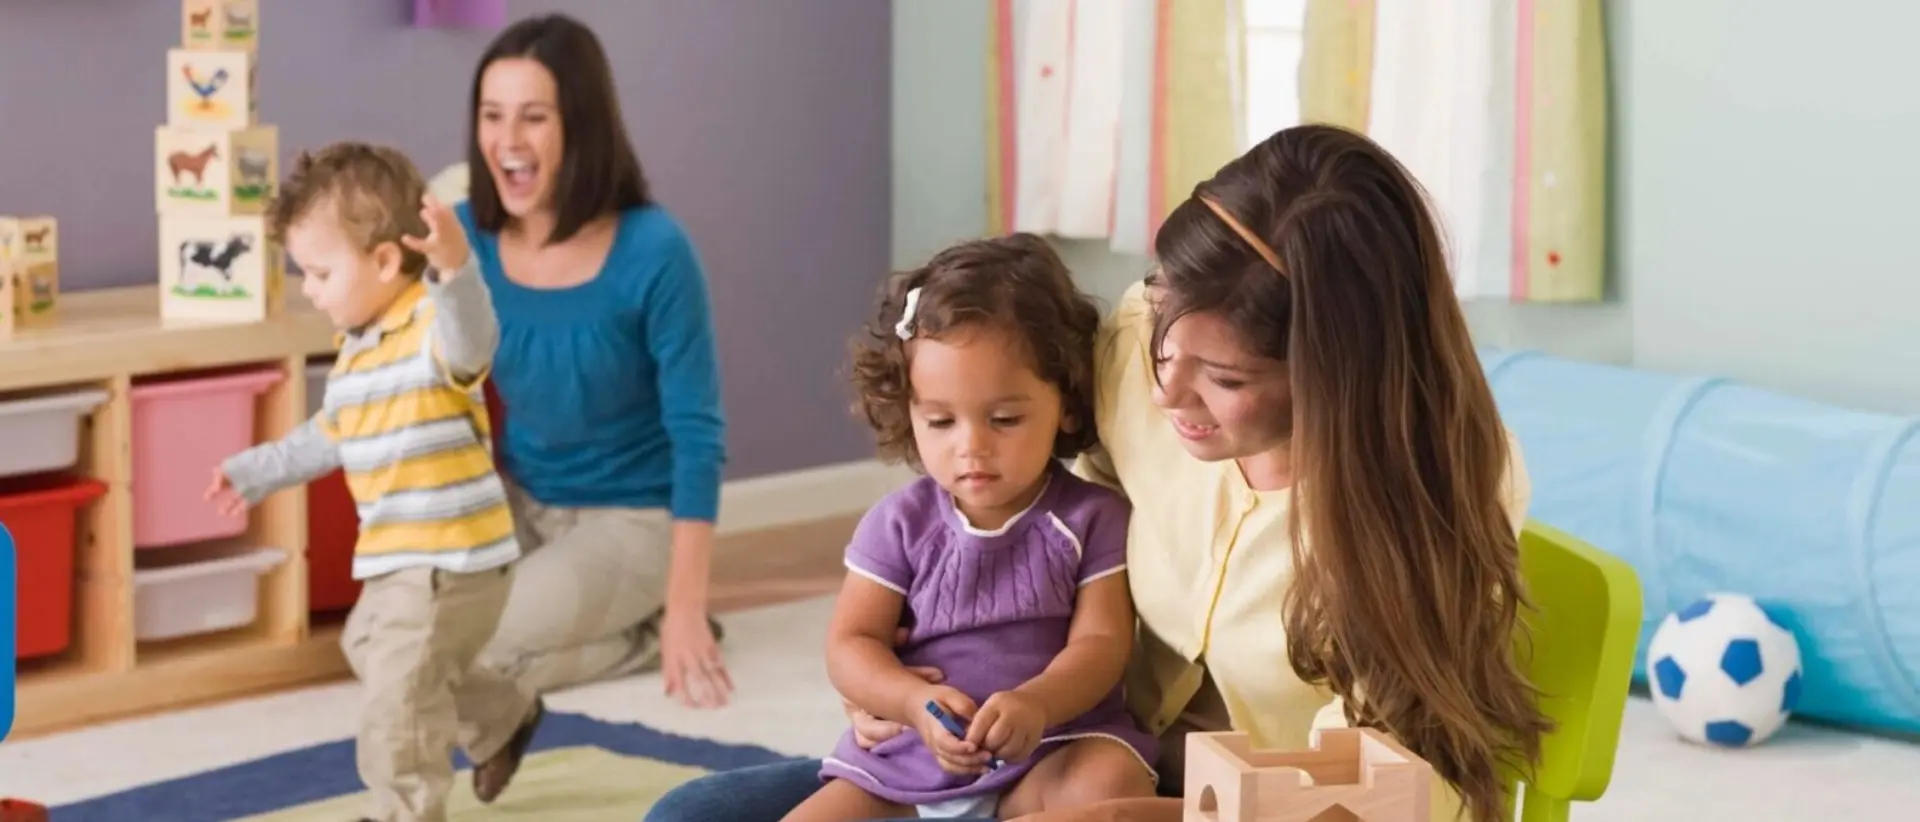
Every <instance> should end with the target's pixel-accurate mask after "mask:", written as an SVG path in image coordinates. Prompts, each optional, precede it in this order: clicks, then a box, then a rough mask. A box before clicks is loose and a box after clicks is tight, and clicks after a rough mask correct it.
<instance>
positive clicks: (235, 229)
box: [160, 214, 286, 322]
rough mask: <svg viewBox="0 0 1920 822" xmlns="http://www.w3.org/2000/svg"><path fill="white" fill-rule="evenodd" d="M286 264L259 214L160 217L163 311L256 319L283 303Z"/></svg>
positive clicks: (172, 315)
mask: <svg viewBox="0 0 1920 822" xmlns="http://www.w3.org/2000/svg"><path fill="white" fill-rule="evenodd" d="M285 288H286V265H285V262H284V256H283V255H282V253H281V250H280V247H279V246H278V245H276V244H274V243H272V242H270V241H268V239H267V220H266V218H265V217H261V216H233V217H195V216H181V215H170V214H162V215H161V216H160V315H161V316H162V317H163V318H165V319H169V320H212V321H219V322H255V321H259V320H264V319H266V318H268V317H270V316H273V315H274V314H277V313H279V312H280V308H281V306H282V305H284V300H285V298H284V292H285Z"/></svg>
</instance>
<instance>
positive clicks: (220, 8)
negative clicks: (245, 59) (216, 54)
mask: <svg viewBox="0 0 1920 822" xmlns="http://www.w3.org/2000/svg"><path fill="white" fill-rule="evenodd" d="M180 45H182V46H185V47H187V48H190V49H234V50H237V51H250V52H256V53H257V52H259V50H260V0H183V2H182V3H181V9H180Z"/></svg>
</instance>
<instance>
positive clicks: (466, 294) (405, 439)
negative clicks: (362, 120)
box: [225, 271, 520, 579]
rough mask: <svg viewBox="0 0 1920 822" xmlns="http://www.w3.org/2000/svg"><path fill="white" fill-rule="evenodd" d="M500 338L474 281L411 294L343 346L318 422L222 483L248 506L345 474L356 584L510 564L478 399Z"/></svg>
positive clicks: (508, 527)
mask: <svg viewBox="0 0 1920 822" xmlns="http://www.w3.org/2000/svg"><path fill="white" fill-rule="evenodd" d="M497 339H498V327H497V325H495V321H494V319H493V312H492V306H491V305H490V304H489V303H488V300H487V296H486V288H485V285H484V283H483V281H482V279H481V277H479V276H478V273H477V272H473V271H466V272H462V273H461V274H460V275H459V276H457V277H455V278H453V279H451V280H449V281H446V282H445V283H444V284H440V283H429V282H427V281H422V282H419V283H416V284H414V285H412V286H410V287H409V288H408V289H407V290H406V291H405V292H404V293H403V294H402V295H401V296H400V297H399V298H398V299H396V300H395V301H394V302H393V303H392V304H391V305H390V306H388V308H387V309H386V310H385V311H384V312H383V313H382V314H381V315H380V317H379V318H378V319H376V320H375V321H374V322H372V323H369V324H368V325H367V326H366V327H364V328H362V329H358V330H356V331H353V332H348V333H345V334H343V335H342V336H341V348H340V355H339V358H338V360H337V361H336V362H335V364H334V367H333V370H332V372H331V373H329V374H328V376H327V386H326V398H325V401H324V403H323V406H322V408H321V410H320V411H319V413H317V414H315V415H314V417H313V419H311V420H309V421H308V422H307V423H306V424H305V425H302V426H301V427H300V429H298V430H296V431H295V432H293V433H292V434H290V435H288V437H286V438H285V439H283V440H280V441H279V442H275V443H269V444H266V445H262V446H257V447H255V448H253V449H249V450H248V451H247V452H244V453H242V454H239V455H236V456H235V457H233V458H231V459H229V460H228V461H227V464H226V466H225V470H226V472H227V476H228V478H229V481H230V482H232V483H233V485H234V487H235V488H236V489H237V490H239V491H240V492H241V493H242V494H243V495H244V496H246V497H247V498H248V500H249V501H257V500H258V499H259V498H261V497H264V496H265V495H266V494H268V493H271V492H272V491H273V490H277V489H278V488H281V487H285V486H287V485H292V484H296V483H303V482H306V481H309V480H311V479H313V478H315V477H318V476H321V475H323V474H325V473H327V472H329V471H331V470H332V469H333V468H334V467H335V466H338V467H340V468H342V469H344V470H345V472H346V479H347V487H348V489H349V490H350V491H351V492H352V494H353V498H354V501H355V503H356V507H357V508H358V510H359V515H360V540H359V542H358V544H357V545H356V546H355V548H354V558H353V576H354V578H356V579H366V578H369V577H374V576H379V575H382V574H386V573H390V572H392V571H395V570H399V569H401V568H406V567H411V566H417V565H431V566H434V567H438V568H442V569H445V570H448V571H454V572H472V571H480V570H485V569H488V568H495V567H498V566H501V565H504V564H506V563H509V562H512V561H513V560H515V559H516V558H518V557H519V555H520V546H519V542H518V541H517V540H516V539H515V537H514V529H513V517H512V514H511V513H510V512H509V510H508V508H507V499H506V491H505V488H504V486H503V484H502V483H501V480H500V475H499V474H498V472H496V471H495V468H494V462H493V455H492V449H491V444H490V440H489V438H488V430H489V425H490V422H489V420H488V418H487V407H486V400H485V398H484V395H483V394H482V393H481V384H482V382H483V381H484V380H485V378H486V375H487V369H488V363H490V362H491V357H492V353H493V347H494V344H495V341H496V340H497Z"/></svg>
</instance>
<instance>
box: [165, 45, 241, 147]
mask: <svg viewBox="0 0 1920 822" xmlns="http://www.w3.org/2000/svg"><path fill="white" fill-rule="evenodd" d="M258 65H259V61H258V58H256V56H255V55H254V54H253V53H252V52H246V51H235V50H217V51H216V50H208V49H184V48H176V49H168V50H167V125H170V126H175V127H181V128H198V129H244V128H250V127H252V126H253V125H255V124H256V123H258V122H259V116H260V104H259V93H260V89H259V84H258V76H259V71H258Z"/></svg>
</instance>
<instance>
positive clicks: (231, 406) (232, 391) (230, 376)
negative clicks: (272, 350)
mask: <svg viewBox="0 0 1920 822" xmlns="http://www.w3.org/2000/svg"><path fill="white" fill-rule="evenodd" d="M284 377H285V375H284V374H282V373H281V372H280V370H279V369H275V368H266V369H259V370H249V371H242V372H237V373H225V374H216V375H211V376H198V377H186V378H175V379H168V380H164V381H156V382H150V383H141V384H138V385H135V386H134V387H133V391H132V392H131V394H130V397H131V399H132V400H133V402H132V405H133V437H132V439H133V544H134V547H135V548H163V547H166V546H169V545H180V544H182V543H188V542H199V541H202V540H210V539H222V538H226V537H235V536H239V535H241V534H243V533H246V530H247V519H246V517H228V516H222V515H221V514H220V512H219V511H218V510H217V509H216V508H215V507H214V505H213V503H211V502H208V501H207V499H206V491H207V486H208V485H209V484H210V483H211V482H212V481H213V470H214V468H215V467H217V466H219V465H220V462H221V461H222V460H224V459H226V458H227V457H229V456H231V455H233V454H237V453H239V452H241V451H244V450H246V449H247V448H248V447H250V446H252V445H253V442H254V439H253V431H254V411H255V409H256V408H257V407H258V398H259V396H260V395H261V394H262V393H264V392H265V391H266V390H267V389H268V388H271V387H273V385H274V384H275V383H278V382H279V381H280V380H281V379H283V378H284Z"/></svg>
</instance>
